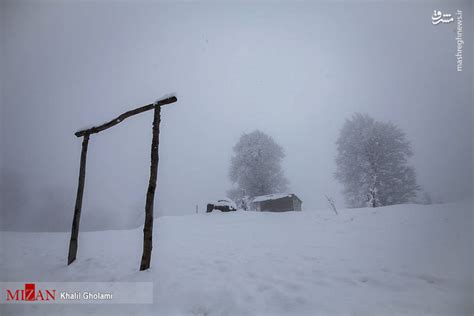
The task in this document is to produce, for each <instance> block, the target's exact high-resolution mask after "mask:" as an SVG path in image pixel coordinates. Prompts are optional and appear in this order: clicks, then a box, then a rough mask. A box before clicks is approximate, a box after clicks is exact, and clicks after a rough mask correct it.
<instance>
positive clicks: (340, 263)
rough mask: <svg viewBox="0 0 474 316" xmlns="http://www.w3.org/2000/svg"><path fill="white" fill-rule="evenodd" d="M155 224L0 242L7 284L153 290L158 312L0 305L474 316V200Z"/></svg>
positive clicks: (27, 308) (23, 309) (69, 311)
mask: <svg viewBox="0 0 474 316" xmlns="http://www.w3.org/2000/svg"><path fill="white" fill-rule="evenodd" d="M339 213H340V214H339V216H337V215H335V214H334V213H333V212H332V211H329V210H325V211H314V212H310V211H304V212H287V213H257V212H243V211H237V212H230V213H216V212H213V213H209V214H196V215H189V216H175V217H162V218H159V219H157V220H156V221H155V236H154V238H155V241H154V249H153V260H152V268H151V269H150V270H148V271H145V272H138V271H137V270H138V266H139V260H140V256H141V242H142V231H141V229H135V230H124V231H103V232H85V233H81V234H80V240H79V252H78V258H77V261H76V262H75V263H73V264H72V265H71V266H69V267H68V266H66V257H67V245H68V240H69V234H66V233H13V232H3V233H0V238H1V244H2V247H1V253H0V255H1V256H0V258H1V262H0V271H1V280H2V281H26V280H29V281H38V282H39V281H48V282H50V281H51V282H52V281H65V282H68V281H69V282H73V281H75V282H77V281H117V282H137V281H153V282H154V294H153V295H154V303H153V304H149V305H112V306H110V305H49V306H44V305H41V306H38V305H15V306H13V305H0V309H1V310H0V312H1V314H2V315H13V314H14V315H22V314H26V315H29V314H35V315H74V314H85V313H86V314H88V315H103V314H111V315H112V314H114V315H122V314H123V315H130V314H136V315H141V314H150V315H152V314H153V315H348V314H350V315H368V314H371V315H425V314H428V315H433V314H440V315H471V314H472V313H473V312H474V307H473V300H472V298H473V270H472V266H473V257H472V254H473V245H472V227H473V221H472V202H471V201H468V202H465V203H457V204H444V205H430V206H421V205H399V206H390V207H381V208H376V209H346V210H340V211H339Z"/></svg>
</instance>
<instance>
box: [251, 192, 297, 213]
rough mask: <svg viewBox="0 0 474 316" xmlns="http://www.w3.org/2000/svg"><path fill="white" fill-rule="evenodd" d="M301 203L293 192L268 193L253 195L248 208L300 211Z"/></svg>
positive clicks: (265, 210)
mask: <svg viewBox="0 0 474 316" xmlns="http://www.w3.org/2000/svg"><path fill="white" fill-rule="evenodd" d="M302 203H303V202H302V201H301V200H300V199H299V198H298V197H297V196H296V194H293V193H278V194H268V195H261V196H256V197H254V198H253V199H252V201H251V203H250V209H251V210H253V211H257V212H288V211H301V204H302Z"/></svg>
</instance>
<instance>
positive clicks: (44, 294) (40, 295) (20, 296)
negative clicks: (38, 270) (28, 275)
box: [7, 283, 56, 302]
mask: <svg viewBox="0 0 474 316" xmlns="http://www.w3.org/2000/svg"><path fill="white" fill-rule="evenodd" d="M55 300H56V290H52V289H48V290H41V289H38V290H37V289H36V284H35V283H25V287H24V288H23V289H16V290H12V289H7V301H27V302H34V301H55Z"/></svg>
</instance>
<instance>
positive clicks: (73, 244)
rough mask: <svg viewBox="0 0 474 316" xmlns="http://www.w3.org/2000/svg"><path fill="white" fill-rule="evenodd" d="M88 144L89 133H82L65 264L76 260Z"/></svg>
mask: <svg viewBox="0 0 474 316" xmlns="http://www.w3.org/2000/svg"><path fill="white" fill-rule="evenodd" d="M88 145H89V134H84V137H83V139H82V151H81V166H80V168H79V181H78V184H77V195H76V206H75V207H74V218H73V219H72V229H71V240H70V241H69V254H68V258H67V264H68V265H70V264H71V263H72V262H74V260H76V254H77V238H78V236H79V222H80V220H81V209H82V196H83V195H84V182H85V178H86V159H87V146H88Z"/></svg>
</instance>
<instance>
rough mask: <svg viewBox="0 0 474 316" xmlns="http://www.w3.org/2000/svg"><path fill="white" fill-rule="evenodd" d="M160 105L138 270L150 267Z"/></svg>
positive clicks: (154, 121) (156, 121)
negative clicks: (141, 252) (141, 253)
mask: <svg viewBox="0 0 474 316" xmlns="http://www.w3.org/2000/svg"><path fill="white" fill-rule="evenodd" d="M160 111H161V108H160V106H157V107H155V113H154V118H153V138H152V141H151V165H150V180H149V182H148V191H147V194H146V204H145V226H144V227H143V255H142V261H141V264H140V271H143V270H147V269H148V268H149V267H150V261H151V249H152V243H153V203H154V200H155V189H156V178H157V173H158V160H159V157H158V145H159V142H160V139H159V135H160V119H161V118H160Z"/></svg>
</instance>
